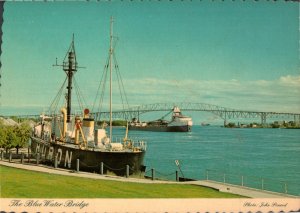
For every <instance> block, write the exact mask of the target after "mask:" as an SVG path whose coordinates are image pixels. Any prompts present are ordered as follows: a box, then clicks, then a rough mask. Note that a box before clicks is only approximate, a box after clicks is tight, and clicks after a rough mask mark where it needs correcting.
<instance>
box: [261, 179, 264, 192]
mask: <svg viewBox="0 0 300 213" xmlns="http://www.w3.org/2000/svg"><path fill="white" fill-rule="evenodd" d="M261 189H262V190H264V179H263V178H262V179H261Z"/></svg>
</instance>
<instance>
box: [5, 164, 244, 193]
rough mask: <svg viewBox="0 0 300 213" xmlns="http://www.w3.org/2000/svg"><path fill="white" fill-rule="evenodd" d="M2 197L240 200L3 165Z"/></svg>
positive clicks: (194, 190) (185, 187) (189, 188)
mask: <svg viewBox="0 0 300 213" xmlns="http://www.w3.org/2000/svg"><path fill="white" fill-rule="evenodd" d="M0 184H1V185H0V187H1V188H0V191H1V196H0V197H1V198H240V197H242V196H239V195H233V194H229V193H223V192H219V191H217V190H214V189H210V188H206V187H201V186H192V185H179V184H143V183H130V182H119V181H111V180H93V179H88V178H80V177H70V176H62V175H55V174H48V173H42V172H34V171H28V170H22V169H16V168H11V167H6V166H0Z"/></svg>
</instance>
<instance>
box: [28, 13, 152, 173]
mask: <svg viewBox="0 0 300 213" xmlns="http://www.w3.org/2000/svg"><path fill="white" fill-rule="evenodd" d="M112 24H113V19H112V18H111V26H110V49H109V61H108V66H106V67H107V71H108V69H109V73H110V76H111V75H112V67H113V65H112V54H113V51H114V50H113V45H112V39H113V36H112ZM55 66H61V67H62V68H63V70H64V71H65V73H66V75H67V77H66V81H65V82H67V87H66V89H67V93H66V107H63V108H61V110H60V111H61V114H58V113H55V114H51V113H49V114H46V115H44V114H43V115H41V122H40V123H39V124H38V125H37V126H35V127H34V133H33V136H32V137H31V144H30V146H31V152H32V154H33V155H34V156H37V155H39V159H40V162H44V163H46V164H47V163H48V164H49V163H50V164H55V165H56V166H58V167H62V168H69V169H73V170H74V169H76V168H77V166H78V165H77V162H78V160H79V167H80V171H88V172H100V169H102V170H103V172H104V173H106V172H107V171H111V172H113V173H115V174H117V175H125V172H129V174H133V173H139V172H140V171H141V170H145V166H144V165H143V160H144V156H145V153H146V143H145V142H144V141H140V140H139V141H133V140H131V139H129V138H128V137H127V136H128V128H127V129H126V134H125V136H124V138H122V139H121V140H119V142H115V141H113V140H112V116H110V134H109V136H108V135H107V134H106V131H105V129H104V128H103V129H102V128H99V129H97V128H95V121H94V118H92V117H90V112H89V110H88V109H85V110H83V112H82V113H79V114H77V115H76V114H72V113H71V97H72V87H73V84H72V82H74V81H75V80H74V79H73V77H74V74H75V72H76V71H77V69H78V68H80V67H78V65H77V60H76V53H75V46H74V36H73V39H72V42H71V45H70V48H69V50H68V52H67V54H66V57H65V59H64V61H63V63H62V65H58V64H57V62H56V64H55ZM64 85H65V83H64ZM64 85H63V86H62V87H61V92H60V93H63V92H62V89H63V88H64ZM110 85H111V77H110ZM75 86H76V81H75ZM111 96H112V88H111V86H110V115H112V98H111ZM56 102H57V100H56V99H55V101H53V103H56ZM55 108H57V106H56V107H55ZM128 166H129V168H128ZM128 170H129V171H128ZM126 174H127V173H126Z"/></svg>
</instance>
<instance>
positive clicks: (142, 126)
mask: <svg viewBox="0 0 300 213" xmlns="http://www.w3.org/2000/svg"><path fill="white" fill-rule="evenodd" d="M171 112H172V120H171V121H167V120H164V117H165V116H164V117H163V118H161V119H158V120H155V121H149V122H140V121H139V120H138V119H136V118H134V119H132V121H131V122H130V124H129V129H130V130H141V131H156V132H190V131H191V129H192V125H193V121H192V118H191V117H188V116H184V115H182V113H181V111H180V109H179V107H177V106H175V107H174V108H173V110H172V111H171ZM168 114H169V113H168ZM168 114H167V115H168Z"/></svg>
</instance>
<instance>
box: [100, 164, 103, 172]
mask: <svg viewBox="0 0 300 213" xmlns="http://www.w3.org/2000/svg"><path fill="white" fill-rule="evenodd" d="M100 175H103V162H101V163H100Z"/></svg>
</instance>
